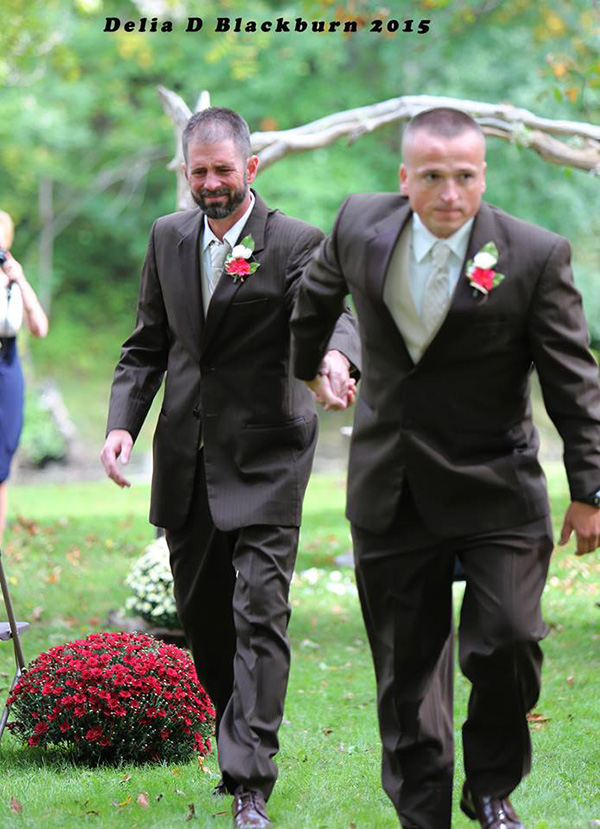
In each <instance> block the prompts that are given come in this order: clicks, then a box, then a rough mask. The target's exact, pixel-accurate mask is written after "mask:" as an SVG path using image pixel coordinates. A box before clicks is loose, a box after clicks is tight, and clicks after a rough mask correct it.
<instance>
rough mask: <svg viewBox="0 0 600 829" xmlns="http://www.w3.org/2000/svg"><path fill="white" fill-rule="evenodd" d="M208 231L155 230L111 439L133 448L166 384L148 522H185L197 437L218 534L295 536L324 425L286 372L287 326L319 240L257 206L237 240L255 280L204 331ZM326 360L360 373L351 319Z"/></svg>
mask: <svg viewBox="0 0 600 829" xmlns="http://www.w3.org/2000/svg"><path fill="white" fill-rule="evenodd" d="M255 196H256V194H255ZM203 219H204V214H203V213H202V211H200V210H198V209H193V210H188V211H184V212H180V213H174V214H172V215H169V216H164V217H162V218H160V219H158V220H157V222H156V223H155V224H154V227H153V229H152V233H151V236H150V242H149V247H148V253H147V256H146V260H145V263H144V267H143V271H142V279H141V286H140V294H139V302H138V311H137V322H136V327H135V330H134V331H133V333H132V334H131V336H130V337H129V339H128V340H127V341H126V342H125V343H124V345H123V348H122V352H121V358H120V360H119V363H118V365H117V367H116V371H115V376H114V381H113V385H112V391H111V398H110V407H109V414H108V431H110V430H111V429H117V428H118V429H126V430H127V431H129V432H130V433H131V434H132V435H133V438H134V439H135V438H136V437H137V434H138V432H139V430H140V428H141V426H142V423H143V421H144V418H145V417H146V415H147V413H148V409H149V408H150V405H151V403H152V400H153V398H154V395H155V394H156V392H157V391H158V388H159V386H160V384H161V382H162V379H163V376H164V374H165V372H166V383H165V393H164V400H163V405H162V408H161V411H160V415H159V418H158V425H157V428H156V432H155V435H154V447H153V456H154V469H153V479H152V499H151V507H150V520H151V521H152V522H153V523H154V524H157V525H159V526H162V527H166V528H169V529H175V528H177V527H178V526H180V525H181V524H182V523H183V521H184V520H185V518H186V515H187V513H188V511H189V508H190V502H191V497H192V488H193V483H194V474H195V469H196V462H197V457H198V446H199V441H200V436H201V435H202V439H203V442H204V462H205V467H206V480H207V488H208V496H209V502H210V509H211V514H212V517H213V520H214V522H215V525H216V526H217V527H218V528H219V529H221V530H232V529H235V528H238V527H242V526H246V525H249V524H275V525H286V526H287V525H298V524H299V523H300V516H301V507H302V498H303V494H304V490H305V488H306V484H307V481H308V476H309V474H310V468H311V463H312V457H313V453H314V448H315V443H316V436H317V419H316V414H315V409H314V405H313V402H312V398H311V395H310V393H309V391H308V389H307V387H306V386H305V384H304V383H302V382H300V381H299V380H297V379H295V378H294V376H293V373H292V370H291V364H290V327H289V320H290V315H291V310H292V307H293V303H294V299H295V295H296V292H297V288H298V284H299V277H300V275H301V272H302V269H303V267H304V265H305V264H306V262H307V261H308V259H309V257H310V254H311V252H312V250H313V249H314V247H315V246H316V245H317V244H318V243H319V241H320V239H321V238H322V233H321V232H320V231H319V230H318V229H317V228H315V227H312V226H311V225H308V224H306V223H305V222H301V221H299V220H298V219H293V218H290V217H288V216H285V215H283V214H282V213H280V212H279V211H277V210H270V209H269V208H268V207H267V205H266V204H265V203H264V202H263V201H262V199H261V198H260V197H259V196H256V204H255V206H254V209H253V211H252V213H251V214H250V217H249V219H248V222H247V224H246V226H245V227H244V229H243V231H242V234H241V236H240V238H243V237H244V236H246V235H248V234H252V238H253V239H254V242H255V248H254V255H253V257H254V260H255V261H257V262H259V263H260V267H259V268H258V270H257V271H256V272H255V273H254V274H252V275H251V276H249V277H247V278H246V280H245V281H244V282H243V283H242V282H238V283H234V281H233V279H232V278H231V277H229V276H228V275H227V274H224V275H223V277H222V278H221V279H220V281H219V283H218V285H217V287H216V289H215V292H214V294H213V297H212V299H211V302H210V305H209V310H208V315H207V316H206V319H205V315H204V310H203V307H202V294H201V288H200V261H199V234H200V232H201V229H202V227H203ZM330 347H331V348H337V349H338V350H340V351H342V352H343V353H344V354H346V355H347V356H348V358H349V359H350V361H351V362H352V363H354V364H358V360H359V343H358V336H357V333H356V327H355V322H354V320H353V318H352V316H351V315H350V314H349V313H348V312H344V313H343V314H342V316H341V317H340V320H339V322H338V323H337V324H336V327H335V332H334V334H333V336H332V338H331V344H330ZM315 373H316V372H315Z"/></svg>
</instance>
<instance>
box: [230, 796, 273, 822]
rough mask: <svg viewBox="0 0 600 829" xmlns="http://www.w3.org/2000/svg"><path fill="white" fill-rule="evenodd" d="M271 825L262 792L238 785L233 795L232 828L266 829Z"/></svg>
mask: <svg viewBox="0 0 600 829" xmlns="http://www.w3.org/2000/svg"><path fill="white" fill-rule="evenodd" d="M272 825H273V824H272V823H271V821H270V820H269V816H268V815H267V807H266V806H265V799H264V797H263V796H262V794H261V793H260V792H252V791H248V789H244V788H243V787H242V786H238V788H237V789H236V790H235V794H234V796H233V826H234V829H268V827H269V826H272Z"/></svg>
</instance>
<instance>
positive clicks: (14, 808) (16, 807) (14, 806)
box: [10, 797, 23, 815]
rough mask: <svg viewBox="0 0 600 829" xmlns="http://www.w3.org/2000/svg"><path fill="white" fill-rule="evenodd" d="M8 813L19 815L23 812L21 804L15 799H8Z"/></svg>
mask: <svg viewBox="0 0 600 829" xmlns="http://www.w3.org/2000/svg"><path fill="white" fill-rule="evenodd" d="M10 811H11V812H12V813H13V815H20V814H21V812H22V811H23V804H22V803H21V801H20V800H17V798H16V797H11V799H10Z"/></svg>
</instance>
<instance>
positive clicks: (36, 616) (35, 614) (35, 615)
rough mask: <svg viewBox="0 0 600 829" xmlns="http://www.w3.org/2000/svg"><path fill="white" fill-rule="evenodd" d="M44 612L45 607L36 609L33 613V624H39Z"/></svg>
mask: <svg viewBox="0 0 600 829" xmlns="http://www.w3.org/2000/svg"><path fill="white" fill-rule="evenodd" d="M43 612H44V608H43V607H34V608H33V610H32V611H31V621H32V622H39V621H40V619H41V618H42V613H43Z"/></svg>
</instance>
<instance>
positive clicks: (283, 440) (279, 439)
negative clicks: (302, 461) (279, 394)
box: [236, 417, 309, 476]
mask: <svg viewBox="0 0 600 829" xmlns="http://www.w3.org/2000/svg"><path fill="white" fill-rule="evenodd" d="M307 427H308V424H307V423H306V420H305V418H304V417H296V418H294V419H293V420H287V421H283V422H279V423H248V424H247V425H246V427H245V428H244V429H242V430H241V432H240V433H239V437H238V439H237V441H236V454H237V462H238V465H239V467H240V469H241V470H242V473H259V472H260V473H261V474H262V475H266V476H271V475H273V476H275V475H289V474H290V472H291V471H292V469H293V465H294V460H295V457H296V455H297V454H298V453H300V452H302V450H303V449H304V448H305V447H306V444H307V441H308V431H309V430H308V428H307Z"/></svg>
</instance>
